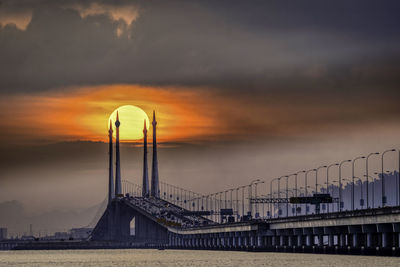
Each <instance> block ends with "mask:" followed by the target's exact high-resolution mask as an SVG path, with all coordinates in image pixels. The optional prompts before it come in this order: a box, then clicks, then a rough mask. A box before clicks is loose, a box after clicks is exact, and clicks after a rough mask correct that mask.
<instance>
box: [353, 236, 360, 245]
mask: <svg viewBox="0 0 400 267" xmlns="http://www.w3.org/2000/svg"><path fill="white" fill-rule="evenodd" d="M353 247H354V248H358V247H359V244H358V234H353Z"/></svg>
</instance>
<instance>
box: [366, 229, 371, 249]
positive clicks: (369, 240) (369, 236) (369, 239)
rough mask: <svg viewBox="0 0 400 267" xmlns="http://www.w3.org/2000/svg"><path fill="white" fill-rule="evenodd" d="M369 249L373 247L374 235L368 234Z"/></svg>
mask: <svg viewBox="0 0 400 267" xmlns="http://www.w3.org/2000/svg"><path fill="white" fill-rule="evenodd" d="M367 247H368V248H370V247H372V233H367Z"/></svg>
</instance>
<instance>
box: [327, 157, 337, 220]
mask: <svg viewBox="0 0 400 267" xmlns="http://www.w3.org/2000/svg"><path fill="white" fill-rule="evenodd" d="M333 166H339V163H333V164H330V165H328V167H327V168H326V193H327V194H329V168H331V167H333ZM332 196H333V192H332ZM326 206H327V209H326V213H328V212H329V204H328V205H326Z"/></svg>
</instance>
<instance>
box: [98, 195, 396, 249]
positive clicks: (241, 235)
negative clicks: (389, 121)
mask: <svg viewBox="0 0 400 267" xmlns="http://www.w3.org/2000/svg"><path fill="white" fill-rule="evenodd" d="M117 210H118V211H119V212H120V213H119V216H118V217H119V218H126V219H125V220H115V218H116V217H115V216H116V213H115V212H116V211H117ZM128 214H129V215H128ZM110 217H113V218H114V220H110ZM133 218H136V219H135V223H136V225H135V231H134V232H129V223H130V221H132V220H133ZM117 229H119V230H117ZM121 229H122V230H121ZM91 240H93V241H108V242H110V241H119V242H122V241H123V242H125V244H126V245H127V246H128V247H129V246H131V247H137V246H138V245H140V246H141V247H154V246H157V247H162V248H174V249H209V250H214V249H215V250H245V251H277V252H279V251H285V252H315V253H351V254H378V255H400V207H398V206H396V207H385V208H377V209H368V210H356V211H345V212H336V213H324V214H313V215H304V216H296V217H283V218H274V219H250V220H247V221H239V222H231V223H215V222H213V221H211V220H208V219H207V218H204V217H203V216H200V215H196V213H191V212H190V211H188V210H185V209H184V208H182V207H179V206H176V205H174V204H172V203H169V202H168V201H165V200H161V199H155V198H142V197H131V196H127V197H124V198H120V199H116V200H114V202H113V205H110V206H109V207H108V209H107V210H106V212H105V213H104V215H103V217H102V218H101V219H100V221H99V223H98V225H97V226H96V227H95V229H94V231H93V233H92V236H91Z"/></svg>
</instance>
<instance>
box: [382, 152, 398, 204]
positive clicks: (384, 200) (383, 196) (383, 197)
mask: <svg viewBox="0 0 400 267" xmlns="http://www.w3.org/2000/svg"><path fill="white" fill-rule="evenodd" d="M394 151H396V149H388V150H385V151H384V152H383V153H382V157H381V159H382V207H384V206H385V205H386V195H385V174H384V171H383V157H384V156H385V154H386V153H388V152H394Z"/></svg>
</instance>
